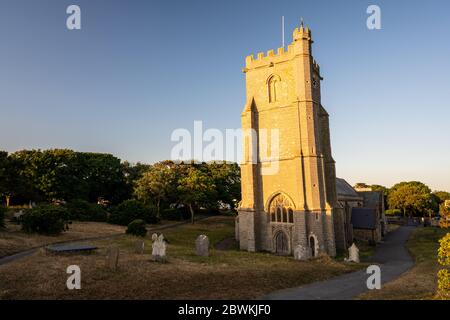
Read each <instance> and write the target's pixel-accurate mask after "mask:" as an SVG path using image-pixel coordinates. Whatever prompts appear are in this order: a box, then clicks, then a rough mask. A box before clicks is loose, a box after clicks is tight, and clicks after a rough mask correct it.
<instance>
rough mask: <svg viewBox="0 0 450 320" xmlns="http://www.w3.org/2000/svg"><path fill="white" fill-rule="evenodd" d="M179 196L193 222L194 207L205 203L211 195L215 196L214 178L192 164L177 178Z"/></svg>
mask: <svg viewBox="0 0 450 320" xmlns="http://www.w3.org/2000/svg"><path fill="white" fill-rule="evenodd" d="M178 191H179V197H180V200H181V202H182V203H183V204H184V205H186V206H187V207H188V208H189V211H190V212H191V222H192V223H194V208H199V207H201V206H204V205H207V204H208V202H209V199H210V198H211V197H215V196H216V195H215V192H216V186H215V185H214V180H213V179H212V178H211V177H210V176H209V175H208V174H206V173H204V172H202V171H201V170H199V169H197V168H196V167H194V166H192V167H189V168H188V169H187V173H186V175H185V176H184V177H182V178H181V179H180V180H179V185H178Z"/></svg>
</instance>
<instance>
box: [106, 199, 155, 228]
mask: <svg viewBox="0 0 450 320" xmlns="http://www.w3.org/2000/svg"><path fill="white" fill-rule="evenodd" d="M136 219H141V220H144V221H145V222H147V223H157V222H158V218H157V216H156V209H155V208H153V207H150V206H146V205H144V204H143V203H142V202H140V201H138V200H126V201H124V202H122V203H121V204H119V205H118V206H117V207H115V208H113V209H112V210H111V214H110V216H109V219H108V221H109V222H110V223H114V224H119V225H122V226H127V225H128V224H129V223H131V222H132V221H133V220H136Z"/></svg>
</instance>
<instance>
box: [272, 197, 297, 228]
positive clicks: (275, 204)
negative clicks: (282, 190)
mask: <svg viewBox="0 0 450 320" xmlns="http://www.w3.org/2000/svg"><path fill="white" fill-rule="evenodd" d="M292 207H293V204H292V203H291V201H290V200H289V199H288V198H287V197H286V196H284V195H282V194H278V195H277V196H275V197H274V198H273V199H272V201H271V202H270V205H269V210H268V211H269V214H270V221H271V222H277V223H294V217H293V210H292Z"/></svg>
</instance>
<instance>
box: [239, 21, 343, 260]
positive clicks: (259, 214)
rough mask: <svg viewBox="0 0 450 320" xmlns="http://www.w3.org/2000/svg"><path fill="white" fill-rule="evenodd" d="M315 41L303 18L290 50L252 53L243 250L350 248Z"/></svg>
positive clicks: (245, 120)
mask: <svg viewBox="0 0 450 320" xmlns="http://www.w3.org/2000/svg"><path fill="white" fill-rule="evenodd" d="M312 43H313V41H312V38H311V31H310V29H309V28H305V27H304V26H303V23H302V25H301V26H300V28H296V29H295V31H294V32H293V42H292V43H291V44H289V45H288V46H287V49H286V48H278V50H277V52H274V50H269V51H268V52H267V53H266V54H264V53H262V52H261V53H258V55H257V57H256V58H255V57H254V56H253V55H251V56H248V57H247V58H246V63H245V68H244V69H243V72H244V73H245V77H246V94H247V102H246V105H245V108H244V111H243V112H242V115H241V117H242V119H241V120H242V129H243V132H244V133H245V132H253V134H244V141H243V153H244V157H243V161H242V163H241V180H242V182H241V183H242V201H241V203H240V205H239V208H238V217H237V219H236V238H237V240H238V241H239V244H240V248H241V249H242V250H248V251H269V252H273V253H275V254H280V255H294V254H296V252H302V253H303V255H304V253H305V252H307V253H308V255H309V256H317V255H319V254H327V255H330V256H335V255H336V250H337V249H341V250H344V249H345V248H346V242H345V241H344V239H345V234H344V211H343V208H342V207H341V206H340V205H339V203H338V201H337V195H336V172H335V162H334V160H333V157H332V153H331V143H330V129H329V121H328V117H329V116H328V113H327V111H326V110H325V108H324V107H323V106H322V104H321V92H320V90H321V89H320V81H321V80H322V77H321V73H320V68H319V65H318V63H317V62H316V61H315V60H314V58H313V55H312ZM274 133H276V134H274ZM269 169H270V170H269ZM297 250H298V251H297Z"/></svg>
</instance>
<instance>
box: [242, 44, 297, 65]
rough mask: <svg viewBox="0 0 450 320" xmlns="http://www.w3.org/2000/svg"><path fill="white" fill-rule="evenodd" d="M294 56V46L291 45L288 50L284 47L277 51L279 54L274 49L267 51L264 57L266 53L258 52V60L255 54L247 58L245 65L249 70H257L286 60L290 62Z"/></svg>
mask: <svg viewBox="0 0 450 320" xmlns="http://www.w3.org/2000/svg"><path fill="white" fill-rule="evenodd" d="M293 56H294V45H293V44H290V45H288V46H287V50H285V49H284V48H283V47H280V48H278V49H277V52H276V53H275V51H274V50H273V49H271V50H269V51H267V53H266V54H265V55H264V52H258V54H257V55H256V58H255V56H254V55H253V54H251V55H249V56H247V57H246V58H245V65H246V67H247V68H255V67H259V66H263V65H266V64H270V63H278V62H282V61H285V60H288V59H290V58H292V57H293Z"/></svg>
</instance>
